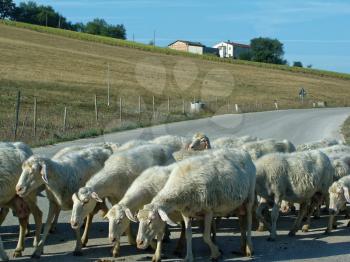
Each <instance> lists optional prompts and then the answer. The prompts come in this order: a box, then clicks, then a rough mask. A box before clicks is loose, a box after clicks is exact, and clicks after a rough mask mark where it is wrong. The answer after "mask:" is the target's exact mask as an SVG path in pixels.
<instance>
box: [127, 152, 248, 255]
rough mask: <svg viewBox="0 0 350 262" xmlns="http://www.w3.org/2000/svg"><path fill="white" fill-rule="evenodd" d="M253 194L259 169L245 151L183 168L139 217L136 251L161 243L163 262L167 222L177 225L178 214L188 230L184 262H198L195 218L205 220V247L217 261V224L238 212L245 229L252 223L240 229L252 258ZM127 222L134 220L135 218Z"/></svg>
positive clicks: (182, 165)
mask: <svg viewBox="0 0 350 262" xmlns="http://www.w3.org/2000/svg"><path fill="white" fill-rule="evenodd" d="M254 191H255V167H254V164H253V162H252V160H251V158H250V156H249V155H248V154H247V153H246V152H244V151H237V150H217V151H214V152H212V153H208V154H205V155H203V156H196V157H192V158H188V159H186V160H183V161H181V162H178V163H177V165H176V166H175V168H174V169H173V171H172V172H171V174H170V176H169V179H168V181H167V182H166V184H165V186H164V187H163V189H162V190H161V191H160V192H159V193H158V194H157V195H156V196H155V197H154V198H153V200H152V202H151V203H150V204H147V205H145V206H144V208H143V209H142V210H140V211H139V212H138V214H137V219H138V220H139V221H140V224H139V230H138V234H137V246H138V248H141V249H145V248H147V247H148V245H149V244H150V242H151V240H152V239H154V238H155V237H157V250H156V253H155V255H154V256H153V259H152V261H160V260H161V254H160V250H161V245H162V237H163V235H164V227H165V222H166V223H168V224H170V225H175V224H174V222H173V221H172V220H171V218H169V216H170V217H171V214H173V213H174V212H179V213H181V215H182V217H183V220H184V222H185V227H186V244H187V255H186V259H185V260H186V261H193V254H192V229H191V218H200V219H204V234H203V238H204V241H205V242H206V243H207V244H208V245H209V247H210V250H211V257H212V258H214V259H215V258H218V257H219V256H220V252H219V249H218V247H217V246H216V245H215V244H214V243H213V242H212V240H211V237H210V230H211V223H212V219H213V217H216V216H226V215H227V214H231V213H232V211H234V210H238V211H239V214H240V216H241V219H240V220H241V223H242V224H241V225H243V224H244V222H243V221H242V219H243V217H242V216H243V215H244V214H245V216H246V219H247V221H246V222H247V224H246V225H247V227H246V228H245V227H243V226H242V227H241V233H242V235H241V248H242V251H243V252H244V254H246V255H248V256H250V255H251V254H252V252H253V246H252V242H251V224H252V206H253V203H254V198H255V193H254ZM129 213H130V212H126V214H129ZM128 217H129V219H133V218H132V217H130V214H129V216H128ZM246 230H247V234H248V235H247V236H246Z"/></svg>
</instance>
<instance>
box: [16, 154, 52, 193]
mask: <svg viewBox="0 0 350 262" xmlns="http://www.w3.org/2000/svg"><path fill="white" fill-rule="evenodd" d="M47 162H48V161H47V159H44V158H41V157H38V156H31V157H30V158H29V159H27V160H26V161H25V162H24V163H23V165H22V174H21V176H20V178H19V180H18V183H17V185H16V192H17V194H18V195H19V196H21V197H24V196H27V195H28V194H29V193H30V192H32V191H33V190H35V189H37V188H38V187H40V186H41V185H42V184H44V183H45V184H48V183H49V182H48V180H49V178H48V175H49V174H48V173H49V171H48V163H47Z"/></svg>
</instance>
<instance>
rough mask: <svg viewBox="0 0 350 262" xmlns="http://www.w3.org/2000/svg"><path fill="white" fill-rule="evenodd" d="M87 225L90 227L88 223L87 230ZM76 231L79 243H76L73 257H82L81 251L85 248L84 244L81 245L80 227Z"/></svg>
mask: <svg viewBox="0 0 350 262" xmlns="http://www.w3.org/2000/svg"><path fill="white" fill-rule="evenodd" d="M87 225H88V223H86V225H85V228H86V226H87ZM74 231H75V237H76V239H77V241H76V242H75V248H74V251H73V256H82V255H83V252H82V251H81V250H82V248H83V244H82V243H81V234H80V227H78V228H77V229H75V230H74Z"/></svg>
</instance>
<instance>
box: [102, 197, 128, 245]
mask: <svg viewBox="0 0 350 262" xmlns="http://www.w3.org/2000/svg"><path fill="white" fill-rule="evenodd" d="M105 217H106V218H107V219H108V220H109V240H110V241H111V242H115V241H119V240H120V237H121V235H122V234H123V233H124V232H125V231H126V229H127V227H128V226H129V219H128V218H127V216H126V214H125V208H124V207H123V206H121V205H118V204H117V205H114V206H113V207H112V208H111V209H110V210H109V211H108V213H107V214H106V216H105Z"/></svg>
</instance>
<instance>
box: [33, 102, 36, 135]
mask: <svg viewBox="0 0 350 262" xmlns="http://www.w3.org/2000/svg"><path fill="white" fill-rule="evenodd" d="M36 109H37V105H36V97H34V116H33V136H34V137H35V136H36Z"/></svg>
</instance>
